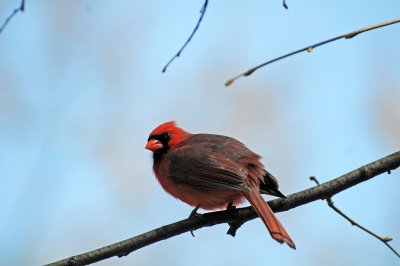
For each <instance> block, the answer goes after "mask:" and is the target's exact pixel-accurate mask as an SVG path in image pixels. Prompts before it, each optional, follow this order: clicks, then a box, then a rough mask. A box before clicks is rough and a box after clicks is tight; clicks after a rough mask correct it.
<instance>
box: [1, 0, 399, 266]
mask: <svg viewBox="0 0 400 266" xmlns="http://www.w3.org/2000/svg"><path fill="white" fill-rule="evenodd" d="M18 5H19V1H17V0H5V1H1V2H0V22H3V21H4V19H5V18H6V17H7V16H8V15H9V14H10V12H12V10H13V9H14V8H15V7H17V6H18ZM202 5H203V1H202V0H198V1H176V0H173V1H95V0H86V1H76V0H73V1H67V0H64V1H43V0H39V1H27V3H26V11H25V12H24V13H19V14H17V16H16V17H14V19H13V20H12V21H11V22H10V24H9V25H8V26H7V28H6V29H5V30H4V31H3V33H2V34H1V35H0V146H1V149H0V239H1V240H0V262H1V264H2V265H40V264H45V263H49V262H53V261H55V260H59V259H63V258H66V257H69V256H71V255H75V254H79V253H82V252H86V251H89V250H92V249H95V248H99V247H102V246H104V245H108V244H111V243H114V242H116V241H120V240H123V239H126V238H129V237H132V236H135V235H137V234H140V233H143V232H146V231H149V230H151V229H154V228H156V227H159V226H162V225H165V224H168V223H172V222H175V221H178V220H181V219H184V218H186V217H187V216H188V215H189V213H190V211H191V208H190V207H189V206H187V205H185V204H184V203H182V202H180V201H178V200H176V199H174V198H172V197H171V196H169V195H168V194H166V193H165V192H164V191H163V190H162V188H161V187H160V186H159V184H158V183H157V181H156V179H155V177H154V175H153V173H152V157H151V153H150V152H149V151H148V150H145V149H144V146H145V144H146V140H147V137H148V134H149V132H150V131H151V130H153V128H155V127H156V126H157V125H159V124H160V123H162V122H165V121H169V120H175V121H177V123H178V124H179V125H180V126H181V127H183V128H184V129H186V130H187V131H189V132H193V133H200V132H202V133H218V134H224V135H229V136H232V137H235V138H237V139H239V140H241V141H242V142H244V143H246V144H247V146H248V147H250V148H251V149H253V150H254V151H256V152H257V153H259V154H261V155H262V156H263V163H264V164H265V165H266V167H267V169H268V170H269V171H270V172H272V173H273V174H274V175H275V176H277V177H278V179H279V182H280V185H281V191H282V192H283V193H285V194H291V193H294V192H297V191H300V190H303V189H306V188H308V187H311V186H314V184H313V183H312V182H311V181H310V180H309V179H308V177H309V176H311V175H315V176H317V178H318V179H319V181H320V182H325V181H328V180H330V179H332V178H335V177H337V176H339V175H341V174H344V173H346V172H348V171H351V170H353V169H355V168H357V167H359V166H361V165H364V164H366V163H369V162H372V161H374V160H376V159H379V158H381V157H383V156H386V155H388V154H390V153H393V152H395V151H398V150H399V148H400V106H399V103H400V75H399V73H400V52H399V47H400V25H399V24H395V25H392V26H388V27H385V28H381V29H377V30H374V31H371V32H368V33H364V34H361V35H359V36H357V37H356V38H353V39H350V40H340V41H337V42H335V43H331V44H328V45H325V46H323V47H320V48H317V49H315V50H314V51H313V52H312V53H311V54H308V53H303V54H299V55H296V56H293V57H290V58H288V59H285V60H283V61H279V62H277V63H274V64H272V65H269V66H267V67H265V68H263V69H260V70H258V71H257V72H255V73H254V74H253V75H252V76H250V77H247V78H244V79H241V80H238V81H237V82H236V83H234V84H233V86H231V87H228V88H227V87H225V86H224V83H225V81H226V80H227V79H229V78H231V77H233V76H235V75H237V74H239V73H241V72H243V71H245V70H247V69H248V68H250V67H252V66H255V65H257V64H259V63H262V62H264V61H267V60H270V59H272V58H275V57H277V56H280V55H282V54H285V53H288V52H291V51H294V50H297V49H299V48H303V47H306V46H307V45H310V44H313V43H316V42H319V41H322V40H325V39H328V38H332V37H335V36H337V35H341V34H344V33H347V32H350V31H353V30H357V29H360V28H362V27H366V26H370V25H373V24H377V23H381V22H384V21H389V20H393V19H396V18H399V13H398V11H399V10H400V2H399V1H396V0H384V1H361V0H356V1H346V2H343V1H336V2H330V3H327V2H323V1H316V0H305V1H291V0H288V5H289V10H285V9H284V8H283V7H282V2H281V1H280V0H274V1H272V0H269V1H248V2H244V1H210V3H209V6H208V10H207V12H206V14H205V17H204V19H203V22H202V24H201V26H200V28H199V30H198V32H197V34H196V35H195V36H194V38H193V40H192V42H191V43H190V44H189V45H188V46H187V48H186V50H184V52H183V53H182V55H181V57H180V58H178V59H177V60H176V61H175V62H173V63H172V65H171V66H170V67H169V69H168V70H167V72H166V73H165V74H162V73H161V69H162V68H163V66H164V65H165V63H166V62H167V61H168V60H169V59H170V58H171V57H172V56H173V55H174V54H175V53H176V52H177V51H178V50H179V48H180V47H181V46H182V44H183V43H184V42H185V41H186V39H187V37H188V36H189V34H190V33H191V31H192V30H193V28H194V26H195V24H196V22H197V20H198V18H199V15H200V13H199V11H200V8H201V6H202ZM399 185H400V170H395V171H393V172H392V174H391V175H388V174H383V175H381V176H378V177H376V178H374V179H372V180H370V181H368V182H365V183H363V184H360V185H358V186H356V187H353V188H351V189H348V190H346V191H344V192H343V193H340V194H338V195H337V196H335V197H334V198H333V200H334V201H335V203H336V205H337V207H339V208H340V209H341V210H342V211H343V212H345V213H346V214H348V215H349V216H351V217H352V218H354V219H355V220H356V221H358V222H359V223H361V224H362V225H364V226H366V227H367V228H369V229H371V230H372V231H374V232H376V233H377V234H379V235H381V236H383V237H384V236H391V237H392V238H394V240H393V242H392V243H391V244H392V245H393V246H394V248H396V249H397V250H400V230H399V228H400V227H399V223H400V208H398V202H399V200H400V194H399V193H398V188H399ZM266 199H271V198H269V197H266ZM278 217H279V218H280V220H281V221H282V223H283V225H284V226H285V227H286V229H287V231H288V232H289V233H290V235H291V236H292V238H293V240H294V241H295V243H296V245H297V250H296V251H293V250H291V249H289V248H288V247H287V246H280V245H278V244H277V243H276V242H275V241H273V240H272V239H271V238H270V236H269V234H268V233H267V231H266V229H265V227H264V225H263V224H262V222H261V221H260V220H259V219H256V220H253V221H251V222H248V223H246V224H245V225H244V226H242V227H241V228H240V230H239V231H238V234H237V236H236V237H235V238H232V237H231V236H228V235H226V231H227V229H228V226H227V225H219V226H215V227H212V228H203V229H201V230H198V231H196V232H195V235H196V237H195V238H193V237H192V236H191V235H190V234H189V233H187V234H183V235H180V236H177V237H174V238H172V239H168V240H166V241H162V242H159V243H156V244H154V245H151V246H148V247H145V248H143V249H140V250H138V251H136V252H134V253H132V254H130V255H129V256H127V257H123V258H112V259H108V260H105V261H102V262H100V263H98V264H97V265H192V266H196V265H204V264H205V263H206V264H207V265H245V264H246V265H253V266H256V265H278V264H279V265H395V264H398V262H399V259H398V258H397V257H396V256H395V255H394V254H393V253H392V252H391V251H390V250H389V249H388V248H387V247H386V246H384V245H383V244H382V243H381V242H379V241H378V240H376V239H374V238H372V237H371V236H369V235H367V234H366V233H364V232H362V231H360V230H359V229H357V228H355V227H352V226H351V225H350V224H349V223H348V222H347V221H345V220H344V219H343V218H342V217H340V216H339V215H338V214H336V213H335V212H333V210H331V209H330V208H329V207H328V206H327V205H326V203H325V202H322V201H316V202H313V203H311V204H307V205H304V206H301V207H299V208H296V209H293V210H291V211H288V212H284V213H279V214H278Z"/></svg>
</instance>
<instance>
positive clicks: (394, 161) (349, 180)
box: [49, 151, 400, 265]
mask: <svg viewBox="0 0 400 266" xmlns="http://www.w3.org/2000/svg"><path fill="white" fill-rule="evenodd" d="M399 166H400V151H399V152H396V153H393V154H391V155H389V156H386V157H384V158H382V159H379V160H377V161H375V162H372V163H370V164H367V165H364V166H362V167H360V168H358V169H356V170H354V171H351V172H349V173H347V174H345V175H342V176H340V177H338V178H336V179H333V180H331V181H328V182H326V183H323V184H321V185H319V186H315V187H312V188H309V189H306V190H303V191H300V192H297V193H294V194H292V195H290V196H288V197H287V198H286V199H275V200H272V201H269V202H268V204H269V205H270V206H271V209H272V210H273V211H274V212H282V211H287V210H290V209H292V208H295V207H298V206H301V205H304V204H307V203H309V202H312V201H315V200H318V199H327V198H330V197H332V196H333V195H335V194H337V193H339V192H341V191H343V190H345V189H348V188H350V187H352V186H354V185H357V184H359V183H361V182H364V181H367V180H369V179H371V178H373V177H375V176H377V175H379V174H382V173H385V172H389V171H391V170H393V169H395V168H397V167H399ZM256 217H257V214H256V213H255V212H254V211H253V208H252V207H246V208H240V209H234V210H226V211H217V212H212V213H205V214H202V215H198V216H197V215H196V216H194V217H192V218H190V219H185V220H181V221H179V222H176V223H172V224H169V225H165V226H162V227H159V228H157V229H154V230H152V231H149V232H147V233H143V234H141V235H138V236H135V237H132V238H129V239H126V240H123V241H121V242H118V243H115V244H112V245H109V246H106V247H102V248H99V249H96V250H93V251H89V252H87V253H83V254H80V255H76V256H73V257H70V258H67V259H64V260H61V261H57V262H54V263H52V264H49V265H86V264H91V263H94V262H97V261H100V260H104V259H107V258H110V257H113V256H119V257H121V256H126V255H128V254H129V253H131V252H132V251H135V250H137V249H140V248H142V247H145V246H147V245H150V244H153V243H156V242H158V241H161V240H164V239H168V238H171V237H173V236H176V235H179V234H182V233H185V232H190V231H192V230H197V229H200V228H202V227H206V226H213V225H217V224H221V223H235V222H239V223H240V222H246V221H249V220H252V219H254V218H256Z"/></svg>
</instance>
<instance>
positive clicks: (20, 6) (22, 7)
mask: <svg viewBox="0 0 400 266" xmlns="http://www.w3.org/2000/svg"><path fill="white" fill-rule="evenodd" d="M24 10H25V0H21V4H20V5H19V7H17V8H16V9H14V11H13V12H12V13H11V14H10V15H9V16H8V17H7V18H6V20H5V21H4V22H3V25H1V27H0V34H1V33H2V32H3V30H4V28H5V27H6V26H7V24H8V23H9V22H10V21H11V19H12V18H13V17H14V16H15V15H16V14H17V13H18V12H24Z"/></svg>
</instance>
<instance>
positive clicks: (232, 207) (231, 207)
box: [226, 201, 236, 210]
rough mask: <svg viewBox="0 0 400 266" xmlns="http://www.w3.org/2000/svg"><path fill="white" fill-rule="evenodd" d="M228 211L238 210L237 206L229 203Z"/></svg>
mask: <svg viewBox="0 0 400 266" xmlns="http://www.w3.org/2000/svg"><path fill="white" fill-rule="evenodd" d="M226 209H227V210H234V209H236V206H233V203H232V201H230V202H229V203H228V205H227V206H226Z"/></svg>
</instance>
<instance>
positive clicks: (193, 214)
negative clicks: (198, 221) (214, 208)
mask: <svg viewBox="0 0 400 266" xmlns="http://www.w3.org/2000/svg"><path fill="white" fill-rule="evenodd" d="M199 208H200V205H197V206H196V208H194V209H193V211H192V212H191V213H190V215H189V217H188V219H190V218H193V217H196V216H200V215H201V214H200V213H198V212H197V211H198V210H199ZM190 233H191V234H192V236H193V237H195V236H194V233H193V230H190Z"/></svg>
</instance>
